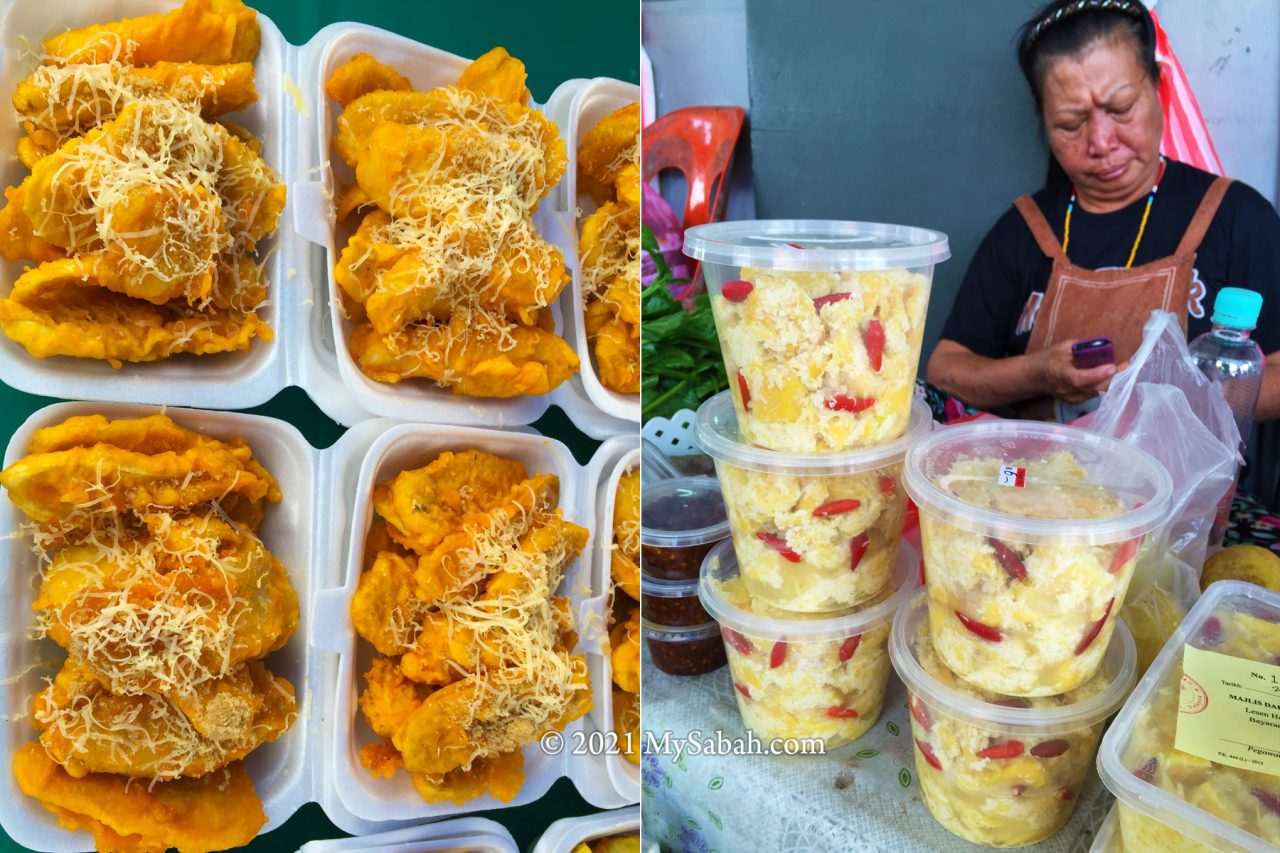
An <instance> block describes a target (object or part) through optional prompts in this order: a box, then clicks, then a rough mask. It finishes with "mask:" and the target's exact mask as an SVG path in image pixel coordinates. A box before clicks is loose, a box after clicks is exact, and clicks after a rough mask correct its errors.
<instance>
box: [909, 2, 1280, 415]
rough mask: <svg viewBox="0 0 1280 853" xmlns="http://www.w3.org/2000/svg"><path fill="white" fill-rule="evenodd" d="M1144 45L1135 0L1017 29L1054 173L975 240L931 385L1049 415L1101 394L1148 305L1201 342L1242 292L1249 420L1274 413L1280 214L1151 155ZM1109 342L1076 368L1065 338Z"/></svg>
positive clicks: (1039, 19) (1041, 18) (1047, 17)
mask: <svg viewBox="0 0 1280 853" xmlns="http://www.w3.org/2000/svg"><path fill="white" fill-rule="evenodd" d="M1154 45H1155V38H1154V26H1153V23H1152V20H1151V16H1150V15H1149V14H1148V12H1147V10H1146V7H1145V6H1144V5H1143V4H1142V3H1141V2H1139V0H1057V1H1056V2H1053V3H1050V4H1049V5H1048V6H1047V7H1045V9H1044V10H1043V11H1042V12H1041V13H1040V14H1039V15H1037V16H1036V17H1034V18H1032V19H1031V20H1030V21H1028V22H1027V24H1025V25H1024V27H1023V29H1022V31H1021V33H1020V38H1019V43H1018V60H1019V63H1020V64H1021V66H1022V71H1023V73H1024V74H1025V76H1026V78H1027V82H1028V83H1029V84H1030V86H1031V93H1032V95H1033V96H1034V98H1035V103H1036V107H1037V108H1038V109H1039V113H1040V117H1041V119H1042V121H1043V126H1044V132H1045V135H1046V137H1047V139H1048V143H1049V149H1050V152H1051V154H1052V156H1053V160H1054V161H1055V162H1054V164H1053V166H1051V169H1050V172H1051V179H1050V182H1049V185H1048V186H1046V187H1045V188H1044V189H1042V190H1040V191H1039V192H1037V193H1035V194H1034V195H1024V196H1022V197H1020V198H1019V199H1017V200H1016V201H1015V202H1014V204H1013V207H1012V208H1011V209H1010V210H1008V211H1006V212H1005V214H1004V215H1003V216H1002V217H1000V219H999V221H997V222H996V224H995V226H994V227H993V228H992V229H991V231H990V232H988V234H987V236H986V238H985V239H984V240H983V241H982V244H981V246H979V248H978V251H977V254H975V255H974V258H973V261H972V262H971V263H970V265H969V269H968V272H967V273H966V275H965V278H964V282H963V284H962V285H961V288H960V292H959V294H958V296H957V297H956V301H955V304H954V306H953V307H952V309H951V316H950V317H949V318H948V320H947V323H946V326H945V327H944V329H943V332H942V340H941V341H939V343H938V346H937V348H936V349H935V350H934V352H933V356H932V358H931V359H930V360H929V366H928V379H929V382H930V383H932V384H934V385H937V386H939V387H940V388H942V389H943V390H945V391H947V392H949V393H950V394H952V395H954V396H956V397H959V398H960V399H961V400H963V401H964V402H965V403H968V404H969V405H971V406H974V407H977V408H980V409H997V408H1001V407H1008V406H1013V407H1015V409H1016V411H1018V412H1019V413H1020V414H1022V415H1023V416H1032V417H1051V416H1052V413H1053V411H1054V407H1053V406H1052V405H1050V404H1049V403H1050V402H1051V398H1056V399H1057V400H1059V401H1064V402H1066V403H1069V404H1075V403H1080V402H1083V401H1086V400H1088V399H1090V398H1092V397H1094V396H1096V395H1097V394H1098V393H1099V392H1100V391H1102V390H1104V389H1105V388H1106V387H1107V384H1108V383H1109V382H1110V379H1111V377H1112V375H1114V373H1115V372H1116V371H1117V370H1118V369H1121V368H1123V367H1124V364H1125V363H1126V362H1127V360H1128V359H1129V358H1130V356H1132V355H1133V353H1134V351H1135V350H1136V349H1137V348H1138V345H1139V344H1140V343H1141V340H1142V327H1143V324H1144V323H1145V322H1146V320H1147V318H1148V316H1149V315H1150V313H1151V311H1152V309H1156V308H1159V309H1163V310H1168V311H1173V312H1174V313H1175V314H1176V315H1177V316H1178V317H1179V318H1181V320H1182V322H1183V325H1184V327H1185V329H1186V331H1187V334H1188V337H1195V336H1197V335H1199V334H1201V333H1202V332H1206V331H1208V330H1209V327H1210V320H1209V318H1210V316H1212V313H1213V300H1214V297H1215V296H1216V294H1217V292H1218V291H1219V290H1220V289H1221V288H1223V287H1228V286H1230V287H1243V288H1249V289H1251V290H1256V291H1258V292H1260V293H1261V294H1262V296H1263V305H1262V315H1261V317H1260V318H1259V320H1258V327H1257V329H1256V331H1255V332H1254V339H1255V340H1256V341H1257V342H1258V344H1259V345H1260V346H1261V347H1262V351H1263V352H1264V353H1267V369H1266V372H1265V375H1264V382H1263V387H1262V393H1261V397H1260V399H1259V401H1258V409H1257V420H1258V421H1265V420H1271V419H1276V418H1280V217H1277V215H1276V212H1275V210H1274V209H1273V208H1272V207H1271V205H1270V204H1269V203H1268V202H1267V200H1266V199H1264V198H1263V197H1262V196H1261V195H1260V194H1259V193H1258V192H1256V191H1255V190H1253V189H1252V188H1251V187H1248V186H1246V185H1244V184H1242V183H1240V182H1239V181H1230V180H1228V179H1226V178H1216V177H1215V176H1214V175H1212V174H1210V173H1208V172H1203V171H1201V170H1199V169H1196V168H1194V167H1192V166H1188V165H1186V164H1183V163H1179V162H1177V161H1175V160H1170V159H1168V158H1164V157H1161V156H1160V137H1161V132H1162V130H1163V117H1162V115H1161V108H1160V99H1159V95H1158V90H1157V84H1158V81H1159V75H1160V69H1159V65H1158V64H1157V62H1156V59H1155V46H1154ZM1055 173H1057V174H1058V176H1059V177H1058V179H1056V180H1055V179H1054V178H1053V175H1054V174H1055ZM1103 335H1107V336H1110V337H1111V339H1112V341H1113V344H1114V347H1115V359H1116V362H1118V363H1117V364H1105V365H1101V366H1097V367H1092V368H1087V369H1078V368H1076V367H1074V366H1073V364H1072V355H1071V346H1072V344H1073V343H1075V342H1077V341H1080V340H1082V339H1089V338H1095V337H1099V336H1103Z"/></svg>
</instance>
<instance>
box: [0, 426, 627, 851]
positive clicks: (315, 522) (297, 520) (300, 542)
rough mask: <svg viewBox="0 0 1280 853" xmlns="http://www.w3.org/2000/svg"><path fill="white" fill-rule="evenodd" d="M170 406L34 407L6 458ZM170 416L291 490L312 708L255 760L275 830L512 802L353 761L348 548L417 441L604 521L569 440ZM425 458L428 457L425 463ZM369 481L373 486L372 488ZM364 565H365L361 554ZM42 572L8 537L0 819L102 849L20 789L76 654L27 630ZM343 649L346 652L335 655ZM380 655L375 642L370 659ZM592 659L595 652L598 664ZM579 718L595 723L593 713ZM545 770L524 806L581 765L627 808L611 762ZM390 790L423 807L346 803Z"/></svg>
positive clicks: (272, 662) (304, 665) (301, 698)
mask: <svg viewBox="0 0 1280 853" xmlns="http://www.w3.org/2000/svg"><path fill="white" fill-rule="evenodd" d="M158 411H160V410H159V409H157V408H156V407H152V406H139V405H133V404H125V403H86V402H80V403H57V404H54V405H51V406H48V407H46V408H44V409H41V410H39V411H37V412H36V413H34V414H33V415H32V416H31V417H30V418H28V419H27V421H26V422H25V423H24V424H23V425H22V426H21V427H20V428H19V429H18V430H17V432H15V433H14V435H13V437H12V438H11V439H10V442H9V446H8V449H7V451H6V454H5V465H6V466H8V465H10V464H12V463H13V462H15V461H16V460H17V459H19V458H21V457H22V456H23V455H24V454H25V450H26V448H27V446H28V444H29V443H30V439H31V435H32V433H33V432H34V431H35V430H37V429H39V428H41V427H45V426H50V425H53V424H58V423H61V422H63V421H65V420H66V419H67V418H69V417H73V416H76V415H88V414H102V415H105V416H107V417H109V418H122V417H142V416H145V415H148V414H154V413H156V412H158ZM165 412H166V413H167V414H168V415H169V416H170V417H172V418H173V419H174V420H175V421H176V422H177V423H179V424H181V425H183V426H185V427H188V428H190V429H195V430H197V431H199V432H202V433H206V434H209V435H211V436H214V437H217V438H223V439H225V438H229V437H231V436H241V437H243V438H244V439H245V440H246V441H248V442H249V445H250V446H251V447H252V448H253V452H254V455H255V457H256V458H257V459H259V460H260V461H261V462H262V464H263V465H264V466H266V468H267V470H268V471H270V472H271V473H272V474H273V475H275V477H276V478H277V479H278V481H279V483H280V490H281V492H282V493H283V495H284V499H283V500H282V501H281V502H280V503H279V504H275V505H271V506H269V507H268V509H267V514H266V519H265V520H264V522H263V524H262V528H261V530H260V535H261V537H262V540H263V542H264V543H265V544H266V545H267V547H268V548H270V549H271V551H272V553H274V554H275V555H276V556H277V557H278V558H279V559H280V561H281V563H283V564H284V565H285V567H286V568H287V569H288V571H289V577H290V580H291V581H292V583H293V586H294V588H295V589H296V590H297V592H298V604H299V621H298V627H297V629H296V630H295V632H294V634H293V636H292V637H291V638H290V640H289V642H288V644H287V645H286V646H285V647H284V648H283V649H282V650H280V651H278V652H276V653H275V654H273V655H271V656H269V657H268V658H267V659H266V661H265V662H266V664H267V666H268V668H269V669H270V670H271V671H272V672H273V673H274V674H276V675H278V676H283V677H285V678H287V679H289V681H290V682H292V684H293V686H294V690H295V693H296V696H297V698H298V710H299V715H298V719H297V720H296V721H295V722H294V724H293V726H292V727H291V728H290V729H289V731H288V732H287V733H286V734H285V735H284V736H283V737H281V738H280V739H279V740H277V741H275V742H273V743H270V744H266V745H264V746H262V747H260V748H259V749H256V750H254V752H253V753H252V754H251V755H250V756H249V758H248V759H247V760H246V764H245V766H246V769H247V770H248V771H249V775H250V776H251V777H252V778H253V781H254V784H255V786H256V787H257V790H258V795H259V797H261V799H262V805H263V809H264V811H265V812H266V814H267V818H268V823H267V825H266V826H265V827H264V828H263V831H264V832H266V831H270V830H273V829H276V828H277V827H279V826H280V825H282V824H283V823H284V822H285V820H287V819H288V818H289V816H290V815H292V814H293V813H294V812H295V811H297V809H298V808H300V807H301V806H302V805H303V804H304V803H306V802H309V801H314V802H318V803H319V804H320V805H321V807H322V808H323V809H324V811H325V813H326V814H328V816H329V817H330V819H331V820H333V822H334V823H335V824H337V825H338V826H339V827H341V828H342V829H343V830H345V831H347V832H350V833H354V834H363V833H369V832H377V831H381V830H387V829H393V828H398V827H401V826H406V825H408V824H409V823H411V822H414V821H421V820H422V819H423V818H424V817H447V816H451V815H457V814H463V813H466V812H470V811H475V810H477V809H479V808H492V807H494V806H496V805H501V804H498V803H494V802H492V800H491V798H489V799H488V800H486V801H474V802H472V803H468V804H466V805H465V806H456V805H454V804H452V803H449V804H444V805H436V806H432V807H429V808H427V807H426V804H425V803H423V802H422V800H421V799H420V798H417V795H416V793H413V789H412V786H410V785H409V782H408V779H407V778H406V777H405V775H404V774H400V778H399V779H398V780H396V781H397V782H399V783H402V784H401V785H400V786H399V787H397V785H395V784H391V783H387V785H386V786H383V785H380V784H375V782H374V780H373V779H372V778H371V777H370V776H369V774H368V772H367V771H366V770H365V769H364V768H363V767H362V766H361V765H360V764H359V760H358V758H356V759H355V763H354V766H352V765H351V763H350V759H351V757H352V755H353V750H352V749H348V748H347V747H348V741H344V740H342V738H348V739H349V738H350V737H351V734H350V733H351V731H352V727H353V722H354V720H353V719H352V717H353V715H355V714H357V713H358V709H357V708H356V706H355V703H354V696H355V692H356V689H357V685H356V683H355V680H354V677H353V673H352V670H351V655H350V654H349V651H350V649H351V648H352V647H353V646H354V645H355V636H354V633H353V632H352V629H351V620H350V617H349V614H348V606H349V603H350V597H351V593H352V592H354V589H355V580H356V579H355V577H350V576H348V575H347V573H346V572H347V569H349V568H350V567H349V566H345V565H344V563H343V560H342V555H343V554H344V553H347V552H348V551H352V552H354V553H357V554H358V553H359V551H360V549H361V548H362V547H363V542H364V533H365V530H366V529H367V522H368V518H367V516H368V514H369V512H370V511H371V508H370V502H369V492H368V485H369V483H368V475H369V474H370V473H371V472H372V471H373V468H374V465H375V463H376V462H381V461H386V460H387V459H388V457H389V456H392V454H391V453H390V452H389V451H391V449H392V448H399V447H401V446H402V444H403V442H404V441H405V440H406V439H407V440H410V441H417V442H419V443H422V442H427V443H429V444H430V445H431V446H434V447H439V448H440V449H441V450H444V449H460V448H463V447H478V448H482V449H487V450H491V451H493V452H496V453H510V454H511V455H513V456H517V457H519V458H522V459H524V460H525V461H526V462H527V463H531V464H530V468H531V470H546V471H554V473H557V474H560V475H561V477H562V487H561V488H562V498H561V506H563V507H564V508H565V515H566V517H568V518H570V519H572V520H574V521H575V522H577V523H579V524H581V525H583V526H584V527H587V528H591V527H592V520H591V513H590V507H589V506H587V505H586V502H585V501H584V500H583V498H582V495H583V494H585V492H586V489H587V488H588V483H587V474H586V471H585V470H584V469H582V468H580V467H578V466H576V465H575V464H573V460H572V457H571V456H569V454H568V450H567V449H566V448H565V447H564V445H562V444H561V443H560V442H558V441H554V440H552V439H546V438H543V437H542V436H539V435H537V434H536V433H532V432H531V431H530V432H510V431H509V432H496V431H493V430H484V429H467V428H462V427H447V426H434V427H432V426H415V425H405V424H402V423H400V422H397V421H391V420H370V421H365V422H363V423H361V424H358V425H357V426H356V427H354V428H352V429H351V430H348V431H347V432H346V434H344V435H343V436H342V438H340V439H339V440H338V441H337V442H336V443H335V444H334V445H333V446H332V447H329V448H327V449H325V450H317V449H315V448H312V447H311V446H310V445H309V444H308V443H307V441H306V439H305V438H303V436H302V434H301V433H300V432H298V430H297V429H295V428H294V427H293V426H291V425H290V424H288V423H285V422H283V421H279V420H275V419H273V418H265V417H261V416H258V415H248V414H242V413H236V412H210V411H201V410H195V409H177V408H169V409H167V410H165ZM608 446H609V445H608V443H606V447H608ZM371 447H373V448H374V449H373V450H372V451H371V450H370V448H371ZM379 448H380V449H379ZM426 461H427V460H420V463H419V464H421V463H425V462H426ZM387 473H388V474H390V473H394V472H393V471H388V472H387ZM362 478H363V479H362ZM358 482H360V483H361V485H362V488H363V491H362V492H361V493H360V495H359V496H358V495H357V483H358ZM352 506H354V507H355V517H356V518H357V519H360V520H361V524H360V526H358V528H357V531H358V536H357V537H356V539H355V542H356V544H355V545H354V546H352V547H351V548H350V549H348V548H347V543H348V541H349V540H351V538H352V537H351V533H350V528H349V526H348V525H349V523H350V521H351V518H352V513H351V512H350V511H349V509H348V508H349V507H352ZM23 521H25V517H24V516H22V515H21V513H20V512H19V510H18V509H17V507H15V506H14V505H13V504H12V503H11V502H10V501H8V500H7V499H0V529H3V530H4V531H6V532H8V531H15V530H17V529H18V525H19V524H21V523H22V522H23ZM588 559H589V558H588ZM586 562H587V561H586V560H579V562H578V564H577V565H576V566H575V567H574V568H573V569H571V570H570V571H571V575H572V574H577V573H582V574H583V575H585V576H586V577H587V578H590V577H591V576H592V573H591V572H590V570H588V569H586V568H583V564H584V563H586ZM354 569H355V571H356V572H357V573H358V571H359V563H358V562H357V563H356V564H355V565H354ZM36 574H37V561H36V558H35V555H34V554H32V552H31V551H30V550H29V548H28V546H27V544H26V542H24V541H23V540H22V539H21V538H18V537H12V538H7V539H5V540H4V541H3V542H2V543H0V577H3V578H6V579H7V589H6V592H7V593H8V594H7V595H5V596H4V599H3V602H0V714H3V715H4V720H5V721H6V722H9V723H10V725H7V726H5V736H4V737H3V739H0V826H3V827H4V829H5V831H6V832H7V833H8V834H9V835H10V837H12V838H13V839H14V840H15V841H17V842H18V843H20V844H23V845H25V846H27V847H30V848H32V849H35V850H45V851H49V853H69V851H75V850H83V849H86V848H87V847H89V846H91V845H92V840H91V838H90V836H89V834H88V833H85V832H80V833H72V832H69V831H67V830H64V829H62V828H60V827H59V826H58V824H57V821H56V820H55V819H54V817H53V815H52V814H50V813H49V812H47V811H46V810H45V809H44V808H43V807H42V806H41V805H40V804H39V803H38V802H36V801H35V800H34V799H32V798H30V797H26V796H24V795H23V794H22V793H21V792H20V791H19V790H18V787H17V784H16V781H15V780H14V777H13V774H12V772H10V771H9V769H8V768H9V767H11V765H12V758H13V754H14V752H15V751H16V750H17V749H19V748H20V747H21V746H22V745H23V744H25V743H27V742H29V741H31V740H34V739H35V737H36V731H35V729H34V727H32V726H31V724H30V721H29V720H25V717H24V715H25V714H26V713H27V712H28V711H29V707H30V700H31V697H32V696H33V695H34V694H35V693H36V692H37V691H38V690H40V689H41V686H42V683H41V678H42V677H44V676H48V675H52V674H53V672H54V671H56V668H57V667H58V666H60V665H61V662H62V659H63V658H64V657H65V655H64V653H63V652H62V651H61V650H60V649H58V648H57V646H56V645H55V644H54V643H53V641H51V640H41V641H38V642H36V641H32V640H29V639H28V637H27V630H28V628H29V627H30V626H31V624H32V623H33V619H34V617H33V614H32V611H31V602H32V601H33V600H34V599H35V595H36V589H35V584H34V578H35V577H36ZM588 592H589V590H588ZM585 597H586V598H590V596H589V595H588V596H585ZM602 600H603V596H596V597H595V599H594V600H593V602H589V604H590V603H595V604H597V605H598V606H603V605H602V604H601V602H602ZM321 604H324V605H326V606H323V607H322V606H321ZM335 647H337V648H339V649H340V650H342V651H343V652H347V654H343V655H335V654H330V653H329V652H330V651H332V650H333V649H334V648H335ZM367 652H368V648H367V645H366V658H367V657H368V654H367ZM591 658H592V656H591V655H588V663H589V664H590V663H591ZM40 664H44V666H40ZM361 671H363V670H361ZM24 720H25V721H24ZM360 725H362V726H363V721H361V723H360ZM576 725H579V726H582V725H589V723H585V724H584V723H582V722H581V721H580V722H579V724H576ZM534 749H535V750H536V749H537V747H534ZM544 764H546V765H547V766H545V767H542V768H540V770H539V772H538V773H537V774H534V773H529V774H528V781H527V783H526V786H525V788H524V789H522V791H521V795H520V796H521V799H519V800H518V801H519V802H529V801H530V800H532V799H535V798H536V796H541V794H542V793H543V792H544V791H545V790H546V789H547V787H549V786H550V784H551V782H552V781H554V779H555V778H556V777H557V776H559V775H561V774H562V773H564V772H570V771H572V775H574V776H575V783H576V784H577V785H578V789H579V791H580V792H581V793H582V794H583V796H584V797H585V798H587V799H588V801H590V802H592V803H593V804H595V805H598V806H601V807H606V806H614V805H619V804H621V802H623V800H622V798H621V795H620V794H619V793H618V792H617V791H616V790H614V789H613V787H612V785H611V784H610V782H609V775H608V771H607V769H606V766H605V758H604V757H603V756H600V757H594V758H593V757H587V756H579V757H575V758H573V759H568V758H564V759H563V760H562V761H561V762H560V764H558V765H553V764H551V763H547V762H544ZM384 787H385V788H392V789H396V793H399V794H403V793H404V791H403V790H402V789H406V788H407V789H408V792H409V793H412V794H413V797H414V798H415V799H417V802H416V804H415V803H412V802H411V801H410V805H412V806H416V808H409V807H407V806H406V805H405V804H403V803H401V804H399V805H397V806H394V807H393V806H391V805H390V803H391V802H392V801H393V800H391V799H389V800H388V804H384V807H382V808H373V809H369V808H365V809H363V811H362V813H360V814H357V813H355V812H354V811H353V810H352V809H350V808H348V807H347V805H346V803H347V802H350V801H352V800H357V801H358V800H359V798H358V797H354V796H353V795H352V791H356V792H357V793H367V794H369V795H370V796H374V795H382V794H384V793H386V794H387V795H388V796H389V797H390V796H391V792H390V791H387V790H384ZM426 812H429V813H426Z"/></svg>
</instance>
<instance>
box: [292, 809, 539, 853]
mask: <svg viewBox="0 0 1280 853" xmlns="http://www.w3.org/2000/svg"><path fill="white" fill-rule="evenodd" d="M436 851H439V853H459V851H466V853H520V848H518V847H516V842H515V839H513V838H512V837H511V833H510V832H507V830H506V827H504V826H503V825H502V824H500V823H494V822H493V821H491V820H486V819H485V818H482V817H464V818H459V819H457V820H444V821H439V822H438V823H428V824H425V825H423V826H411V827H407V828H405V829H396V830H393V831H391V832H380V833H378V834H377V835H366V836H364V837H362V838H334V839H330V840H327V841H309V842H307V843H306V844H304V845H302V847H301V848H299V850H298V853H436Z"/></svg>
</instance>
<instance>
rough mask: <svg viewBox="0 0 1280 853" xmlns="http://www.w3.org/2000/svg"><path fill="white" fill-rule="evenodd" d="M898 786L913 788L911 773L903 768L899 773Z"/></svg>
mask: <svg viewBox="0 0 1280 853" xmlns="http://www.w3.org/2000/svg"><path fill="white" fill-rule="evenodd" d="M898 784H899V785H901V786H902V787H904V788H910V787H911V771H910V770H908V769H907V768H905V767H903V768H902V769H901V770H899V771H898Z"/></svg>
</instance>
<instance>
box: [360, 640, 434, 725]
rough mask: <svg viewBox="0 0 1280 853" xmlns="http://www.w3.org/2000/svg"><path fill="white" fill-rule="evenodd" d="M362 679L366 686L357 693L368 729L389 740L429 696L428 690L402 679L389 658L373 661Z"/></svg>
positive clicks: (397, 668)
mask: <svg viewBox="0 0 1280 853" xmlns="http://www.w3.org/2000/svg"><path fill="white" fill-rule="evenodd" d="M364 680H365V681H366V682H367V683H368V687H366V688H365V689H364V692H362V693H361V694H360V710H361V711H363V712H364V718H365V720H366V721H368V723H369V728H371V729H373V730H374V732H375V733H376V734H379V735H381V736H382V737H385V738H390V737H392V736H393V735H394V734H395V733H396V731H398V730H399V728H400V727H401V726H402V725H404V722H405V720H407V719H409V717H411V716H413V713H414V712H415V711H417V710H418V708H419V707H420V706H421V705H422V703H423V701H424V700H425V699H426V698H427V696H428V694H429V693H430V690H429V689H428V688H426V687H423V686H422V685H420V684H415V683H414V682H412V681H410V680H409V679H407V678H405V676H404V673H402V672H401V671H400V668H399V667H397V666H396V663H395V661H394V660H392V659H389V658H374V659H373V665H372V666H371V667H370V668H369V671H368V672H366V673H365V674H364Z"/></svg>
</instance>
